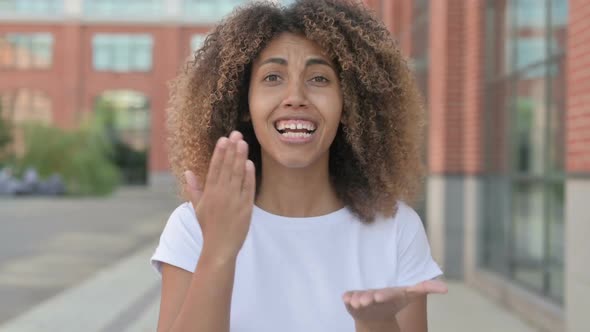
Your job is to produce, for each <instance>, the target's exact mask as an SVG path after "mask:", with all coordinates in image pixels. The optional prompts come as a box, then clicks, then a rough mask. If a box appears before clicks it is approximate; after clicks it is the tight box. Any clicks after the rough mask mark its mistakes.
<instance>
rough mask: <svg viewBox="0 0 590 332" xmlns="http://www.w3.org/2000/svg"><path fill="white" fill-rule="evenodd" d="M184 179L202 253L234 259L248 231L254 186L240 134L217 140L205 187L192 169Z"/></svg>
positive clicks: (252, 169) (251, 170)
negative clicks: (201, 237) (200, 235)
mask: <svg viewBox="0 0 590 332" xmlns="http://www.w3.org/2000/svg"><path fill="white" fill-rule="evenodd" d="M185 178H186V182H187V184H186V192H187V193H188V194H189V197H190V200H191V203H192V204H193V206H194V207H195V213H196V215H197V220H198V221H199V225H200V227H201V232H202V233H203V251H202V253H201V255H205V254H206V255H211V256H212V257H213V258H216V259H221V260H228V259H233V258H235V257H236V256H237V254H238V252H239V251H240V249H241V247H242V245H243V243H244V240H245V239H246V235H247V234H248V229H249V227H250V219H251V217H252V208H253V206H254V192H255V188H256V179H255V174H254V163H252V161H251V160H248V144H247V143H246V142H245V141H244V140H243V137H242V134H240V133H239V132H237V131H234V132H232V133H231V135H230V137H229V139H228V138H227V137H222V138H220V139H219V140H218V141H217V144H216V146H215V150H214V151H213V156H212V157H211V163H210V165H209V172H208V173H207V179H206V180H205V185H204V187H203V186H202V181H200V180H199V179H197V178H196V177H195V175H194V174H193V172H191V171H186V172H185Z"/></svg>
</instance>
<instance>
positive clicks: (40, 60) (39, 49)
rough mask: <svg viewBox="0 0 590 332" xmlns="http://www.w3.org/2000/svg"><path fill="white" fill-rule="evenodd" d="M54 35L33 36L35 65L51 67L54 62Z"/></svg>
mask: <svg viewBox="0 0 590 332" xmlns="http://www.w3.org/2000/svg"><path fill="white" fill-rule="evenodd" d="M52 49H53V36H52V35H50V34H37V35H35V36H32V52H31V53H32V57H33V66H34V67H37V68H49V67H51V62H52Z"/></svg>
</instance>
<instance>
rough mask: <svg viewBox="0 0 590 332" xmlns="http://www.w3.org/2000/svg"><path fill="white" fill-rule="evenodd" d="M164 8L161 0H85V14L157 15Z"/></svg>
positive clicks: (101, 15) (102, 15) (103, 15)
mask: <svg viewBox="0 0 590 332" xmlns="http://www.w3.org/2000/svg"><path fill="white" fill-rule="evenodd" d="M163 9H164V6H163V1H162V0H125V1H121V0H85V1H84V15H86V16H100V17H105V16H113V15H114V16H119V17H120V16H125V15H133V16H158V15H160V14H161V13H162V11H163Z"/></svg>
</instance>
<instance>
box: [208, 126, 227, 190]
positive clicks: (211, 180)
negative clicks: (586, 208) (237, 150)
mask: <svg viewBox="0 0 590 332" xmlns="http://www.w3.org/2000/svg"><path fill="white" fill-rule="evenodd" d="M228 143H229V141H228V139H227V138H226V137H221V138H220V139H218V140H217V144H215V150H213V156H212V157H211V162H210V163H209V172H208V173H207V179H206V180H205V186H208V185H211V184H215V183H217V181H218V180H219V174H220V173H221V166H222V165H223V160H224V159H225V152H226V149H227V145H228Z"/></svg>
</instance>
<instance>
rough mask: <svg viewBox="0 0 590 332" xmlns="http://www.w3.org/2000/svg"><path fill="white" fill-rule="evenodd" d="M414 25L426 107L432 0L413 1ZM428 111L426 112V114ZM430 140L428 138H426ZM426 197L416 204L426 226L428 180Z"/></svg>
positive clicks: (416, 67) (414, 61)
mask: <svg viewBox="0 0 590 332" xmlns="http://www.w3.org/2000/svg"><path fill="white" fill-rule="evenodd" d="M411 10H412V25H411V26H410V30H409V31H408V33H409V36H410V38H411V49H410V59H411V62H410V63H411V66H412V70H413V72H414V77H415V79H416V84H417V85H418V89H419V90H420V94H421V96H422V98H423V101H424V106H425V107H426V103H427V100H426V98H427V97H428V79H429V67H430V66H429V64H430V61H429V54H428V53H429V52H428V51H429V46H430V45H429V35H430V34H429V32H428V30H429V29H430V18H429V14H430V1H429V0H414V1H413V3H412V8H411ZM427 115H428V112H425V116H427ZM427 135H428V128H426V126H425V128H424V137H425V138H426V137H427ZM425 142H428V140H425ZM427 149H428V145H427V144H424V150H423V161H424V164H425V165H427V164H428V150H427ZM422 192H423V194H424V199H423V200H421V201H420V204H419V205H417V206H416V212H417V213H418V214H419V215H420V218H421V219H422V221H423V222H424V225H425V226H428V222H427V220H426V202H427V200H428V198H427V194H428V190H427V188H426V182H425V183H424V188H423V191H422Z"/></svg>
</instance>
